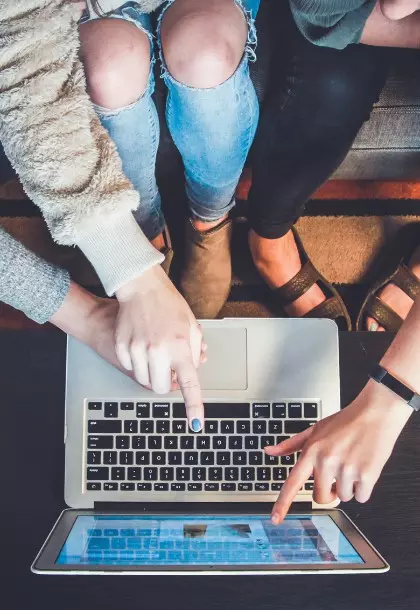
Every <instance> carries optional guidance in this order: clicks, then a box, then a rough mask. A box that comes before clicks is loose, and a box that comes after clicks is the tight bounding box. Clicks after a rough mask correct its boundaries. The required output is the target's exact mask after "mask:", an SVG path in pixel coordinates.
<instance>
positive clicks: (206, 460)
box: [200, 451, 214, 466]
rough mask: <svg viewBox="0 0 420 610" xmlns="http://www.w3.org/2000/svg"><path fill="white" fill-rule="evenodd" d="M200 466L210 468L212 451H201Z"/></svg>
mask: <svg viewBox="0 0 420 610" xmlns="http://www.w3.org/2000/svg"><path fill="white" fill-rule="evenodd" d="M200 464H202V465H203V466H210V465H212V464H214V453H213V452H212V451H203V452H202V453H201V454H200Z"/></svg>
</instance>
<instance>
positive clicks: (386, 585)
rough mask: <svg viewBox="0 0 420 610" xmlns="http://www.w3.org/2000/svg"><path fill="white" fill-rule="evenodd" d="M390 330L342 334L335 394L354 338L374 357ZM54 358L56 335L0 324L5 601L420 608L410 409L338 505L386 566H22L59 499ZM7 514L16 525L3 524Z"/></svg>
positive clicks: (59, 363)
mask: <svg viewBox="0 0 420 610" xmlns="http://www.w3.org/2000/svg"><path fill="white" fill-rule="evenodd" d="M391 338H392V337H391V336H389V335H386V334H385V333H375V334H374V333H360V334H356V333H351V334H347V333H344V334H343V335H342V336H341V337H340V358H341V384H342V402H343V405H346V404H348V403H349V402H350V401H351V400H352V398H354V397H355V396H356V395H357V393H358V391H359V390H360V389H361V387H362V386H363V384H364V383H365V381H366V379H367V371H368V370H369V366H370V363H369V358H368V357H367V356H366V355H365V354H364V352H363V350H362V348H361V342H363V343H364V345H365V346H366V348H367V351H368V354H369V357H371V358H372V359H379V358H380V356H381V355H382V353H383V352H384V351H385V349H386V347H387V346H388V344H389V342H390V340H391ZM64 366H65V338H64V336H63V335H61V334H59V333H57V332H55V331H51V330H38V331H19V332H13V331H10V332H2V333H0V401H1V409H2V425H1V426H0V431H1V432H0V434H1V446H2V454H3V456H4V458H3V465H2V470H3V474H5V475H6V477H2V480H3V483H2V497H3V502H2V503H1V507H2V508H1V511H2V517H3V519H2V523H1V536H2V545H1V547H2V551H3V552H2V554H3V558H2V559H4V554H6V555H7V556H8V557H10V556H11V555H12V556H13V555H15V558H16V567H15V572H16V583H17V587H16V592H15V599H16V602H15V603H12V604H11V605H10V602H9V604H8V608H11V610H38V609H41V608H42V609H43V610H50V609H54V610H84V609H87V608H96V609H97V610H108V609H109V610H111V609H112V610H120V609H124V610H125V609H128V608H130V609H132V608H139V609H140V608H141V609H143V608H144V609H146V608H147V609H153V610H161V609H162V610H163V609H164V608H165V610H166V609H167V608H170V609H173V608H175V609H177V608H182V609H183V610H190V609H191V610H193V609H194V610H197V608H198V609H200V610H201V609H203V610H208V609H212V608H218V609H219V608H220V609H223V610H225V609H226V610H227V609H232V610H234V609H238V610H239V609H240V610H248V609H249V610H260V609H261V610H266V609H267V610H268V609H270V610H271V609H274V608H279V609H282V610H288V609H289V608H290V609H291V608H299V609H302V610H317V609H320V610H327V609H329V608H331V609H332V608H334V610H376V609H378V610H388V609H391V608H393V609H394V608H395V609H396V610H411V609H414V608H416V610H418V609H419V608H420V593H419V591H420V415H419V416H417V417H416V416H413V417H412V418H411V420H410V422H409V424H408V426H407V427H406V429H405V430H404V432H403V434H402V436H401V437H400V439H399V442H398V444H397V447H396V449H395V451H394V454H393V456H392V457H391V459H390V460H389V462H388V464H387V466H386V468H385V470H384V473H383V474H382V477H381V479H380V481H379V483H378V484H377V486H376V489H375V492H374V494H373V496H372V498H371V500H370V502H369V503H368V504H366V505H359V504H357V503H356V502H350V503H349V504H347V505H346V506H345V510H346V512H348V514H349V515H350V516H351V518H353V519H354V521H355V522H356V524H357V525H358V526H359V527H360V528H361V530H362V531H363V532H364V533H365V534H366V536H367V537H368V538H369V539H370V540H371V541H372V543H373V544H374V545H375V546H376V547H377V548H378V549H379V550H380V552H381V553H382V554H383V555H384V557H385V558H386V559H387V560H388V561H389V563H390V564H391V571H390V572H388V573H387V574H382V575H350V576H338V575H337V576H330V575H328V576H312V575H311V576H303V577H302V576H283V577H256V576H255V577H217V576H214V577H199V576H194V577H126V578H124V577H122V578H118V577H113V578H112V577H101V576H85V577H80V576H72V577H65V576H51V577H48V576H35V575H33V574H31V572H30V570H29V567H30V564H31V563H32V560H33V559H34V557H35V555H36V553H37V551H38V550H39V548H40V546H41V544H42V543H43V541H44V539H45V538H46V536H47V534H48V532H49V531H50V529H51V527H52V525H53V523H54V522H55V520H56V518H57V516H58V514H59V513H60V511H61V510H62V509H63V508H64V507H65V505H64V500H63V481H64V445H63V421H64V417H63V416H64V408H63V405H64ZM10 489H13V490H14V491H15V495H14V496H13V495H12V494H10V493H9V490H10ZM10 498H11V500H10ZM4 500H6V501H4ZM4 519H7V521H5V520H4ZM13 522H14V523H15V526H16V527H15V529H13V528H12V527H9V526H8V523H13ZM2 580H3V579H2ZM3 586H4V585H2V587H3ZM3 599H4V596H3Z"/></svg>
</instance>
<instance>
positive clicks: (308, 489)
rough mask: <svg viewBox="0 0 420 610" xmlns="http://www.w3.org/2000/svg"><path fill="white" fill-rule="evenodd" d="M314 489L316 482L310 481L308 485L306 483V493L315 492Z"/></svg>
mask: <svg viewBox="0 0 420 610" xmlns="http://www.w3.org/2000/svg"><path fill="white" fill-rule="evenodd" d="M313 489H314V482H313V481H308V482H307V483H305V490H306V491H313Z"/></svg>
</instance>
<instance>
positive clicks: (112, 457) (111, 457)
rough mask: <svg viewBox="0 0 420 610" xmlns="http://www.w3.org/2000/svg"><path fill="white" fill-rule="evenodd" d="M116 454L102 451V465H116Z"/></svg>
mask: <svg viewBox="0 0 420 610" xmlns="http://www.w3.org/2000/svg"><path fill="white" fill-rule="evenodd" d="M117 455H118V454H117V452H116V451H104V464H108V465H110V466H113V465H114V464H116V463H117Z"/></svg>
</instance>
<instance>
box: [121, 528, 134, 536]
mask: <svg viewBox="0 0 420 610" xmlns="http://www.w3.org/2000/svg"><path fill="white" fill-rule="evenodd" d="M120 533H121V536H135V535H136V531H135V530H132V529H128V530H121V531H120Z"/></svg>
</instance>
